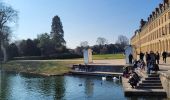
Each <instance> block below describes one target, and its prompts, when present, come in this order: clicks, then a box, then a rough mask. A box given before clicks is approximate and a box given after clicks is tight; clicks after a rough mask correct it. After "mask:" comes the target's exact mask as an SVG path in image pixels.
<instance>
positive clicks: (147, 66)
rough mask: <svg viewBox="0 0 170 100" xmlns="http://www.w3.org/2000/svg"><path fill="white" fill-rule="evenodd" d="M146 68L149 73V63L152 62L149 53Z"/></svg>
mask: <svg viewBox="0 0 170 100" xmlns="http://www.w3.org/2000/svg"><path fill="white" fill-rule="evenodd" d="M145 57H146V67H147V73H149V62H150V59H151V58H150V54H149V53H148V52H146V55H145Z"/></svg>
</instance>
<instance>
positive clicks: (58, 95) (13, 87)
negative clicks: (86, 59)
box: [0, 72, 161, 100]
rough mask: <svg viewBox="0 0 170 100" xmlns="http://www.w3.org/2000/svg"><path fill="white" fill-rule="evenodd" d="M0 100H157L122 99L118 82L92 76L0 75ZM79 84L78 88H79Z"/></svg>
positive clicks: (0, 73) (158, 99)
mask: <svg viewBox="0 0 170 100" xmlns="http://www.w3.org/2000/svg"><path fill="white" fill-rule="evenodd" d="M0 77H1V79H0V80H1V81H0V100H1V99H2V100H127V99H128V100H160V99H161V98H142V97H140V98H138V97H131V98H126V97H124V94H123V89H122V85H121V82H120V81H115V82H114V81H113V80H106V81H102V79H101V77H93V76H58V77H50V78H49V77H35V76H31V75H27V74H14V73H12V74H9V73H2V72H0ZM79 84H82V85H79Z"/></svg>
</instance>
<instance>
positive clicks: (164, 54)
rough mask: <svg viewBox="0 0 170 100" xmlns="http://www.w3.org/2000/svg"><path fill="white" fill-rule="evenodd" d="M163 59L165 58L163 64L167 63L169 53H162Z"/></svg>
mask: <svg viewBox="0 0 170 100" xmlns="http://www.w3.org/2000/svg"><path fill="white" fill-rule="evenodd" d="M162 57H163V62H164V63H166V57H167V53H166V52H165V51H164V52H163V53H162Z"/></svg>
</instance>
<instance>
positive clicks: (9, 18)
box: [0, 2, 17, 62]
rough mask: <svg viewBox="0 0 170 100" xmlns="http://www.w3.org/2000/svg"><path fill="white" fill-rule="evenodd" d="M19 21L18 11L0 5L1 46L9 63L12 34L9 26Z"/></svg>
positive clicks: (4, 57) (4, 58)
mask: <svg viewBox="0 0 170 100" xmlns="http://www.w3.org/2000/svg"><path fill="white" fill-rule="evenodd" d="M16 20H17V11H15V10H14V9H13V8H12V7H10V6H7V5H5V4H4V3H2V2H1V3H0V46H1V50H2V52H3V60H4V62H6V61H7V59H8V58H7V50H6V48H7V44H8V39H9V36H10V35H9V34H10V33H11V31H10V27H8V26H7V25H8V24H9V23H11V22H14V23H15V22H16Z"/></svg>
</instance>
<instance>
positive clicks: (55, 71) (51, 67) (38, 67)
mask: <svg viewBox="0 0 170 100" xmlns="http://www.w3.org/2000/svg"><path fill="white" fill-rule="evenodd" d="M123 58H124V55H123V54H99V55H93V60H104V59H123ZM76 60H77V61H76ZM81 63H83V58H80V59H74V60H73V59H70V61H69V60H61V61H50V60H46V61H41V60H38V61H17V60H16V61H9V62H7V63H5V64H3V65H2V66H3V69H4V70H6V71H16V72H26V73H36V74H43V75H63V74H64V73H68V72H69V71H70V70H71V66H72V65H73V64H81Z"/></svg>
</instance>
